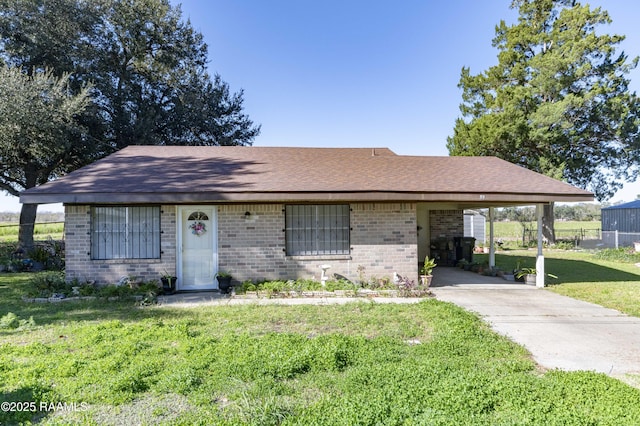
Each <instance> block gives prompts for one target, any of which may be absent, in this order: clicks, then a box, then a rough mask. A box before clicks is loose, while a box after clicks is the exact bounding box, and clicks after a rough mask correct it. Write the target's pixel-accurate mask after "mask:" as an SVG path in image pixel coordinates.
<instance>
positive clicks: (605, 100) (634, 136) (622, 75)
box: [447, 0, 640, 241]
mask: <svg viewBox="0 0 640 426" xmlns="http://www.w3.org/2000/svg"><path fill="white" fill-rule="evenodd" d="M511 7H512V8H517V9H518V12H519V18H518V22H517V23H515V24H513V25H507V24H506V23H505V22H504V21H501V22H500V24H499V25H498V26H496V36H495V38H494V40H493V46H494V47H495V48H497V49H498V64H497V65H495V66H493V67H490V68H489V69H488V70H486V71H484V72H482V73H480V74H477V75H473V74H472V73H471V72H470V69H469V68H467V67H465V68H463V69H462V74H461V78H460V83H459V87H460V88H461V89H462V91H463V93H462V101H463V102H462V104H461V106H460V110H461V112H462V117H461V118H459V119H457V120H456V123H455V128H454V134H453V136H452V137H450V138H448V143H447V146H448V149H449V153H450V154H451V155H496V156H498V157H500V158H503V159H505V160H508V161H511V162H513V163H516V164H520V165H522V166H524V167H526V168H528V169H531V170H534V171H537V172H540V173H543V174H546V175H548V176H552V177H555V178H559V179H563V180H565V181H567V182H569V183H571V184H574V185H577V186H579V187H582V188H585V189H588V190H591V191H592V192H594V194H595V196H596V198H597V199H599V200H602V199H606V198H608V197H610V196H611V195H613V193H614V192H615V191H616V189H618V188H620V186H621V185H622V181H623V180H625V179H629V178H631V177H633V176H635V175H636V174H637V171H638V144H639V130H638V129H639V124H640V103H639V101H638V97H637V96H636V94H635V93H631V92H630V91H629V88H628V86H629V80H628V77H627V75H628V73H629V71H630V70H632V69H633V68H635V67H636V65H637V63H638V58H634V59H632V60H629V58H628V57H627V55H626V54H625V53H624V52H622V51H620V50H619V48H618V45H619V43H620V42H621V41H622V40H623V39H624V37H623V36H620V35H610V34H606V33H604V32H603V31H602V29H601V28H599V27H601V26H604V25H606V24H608V23H610V22H611V20H610V17H609V15H608V14H607V12H606V11H604V10H602V9H600V8H596V9H592V8H590V7H589V6H588V5H582V4H580V3H579V2H577V1H574V0H514V1H513V2H512V5H511ZM597 30H598V31H597ZM496 179H508V176H496ZM543 232H544V234H545V237H546V238H548V239H549V240H551V241H553V240H554V239H555V237H554V234H553V206H549V208H547V209H546V211H545V224H544V229H543Z"/></svg>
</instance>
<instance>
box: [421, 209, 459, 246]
mask: <svg viewBox="0 0 640 426" xmlns="http://www.w3.org/2000/svg"><path fill="white" fill-rule="evenodd" d="M429 215H430V216H429V224H430V227H431V240H436V239H438V238H447V239H451V240H452V239H453V237H463V236H464V211H463V210H430V211H429Z"/></svg>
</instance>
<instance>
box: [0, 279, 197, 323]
mask: <svg viewBox="0 0 640 426" xmlns="http://www.w3.org/2000/svg"><path fill="white" fill-rule="evenodd" d="M32 276H33V275H32V274H30V273H19V274H7V273H5V274H0V318H1V317H3V316H4V315H6V314H7V313H9V312H13V313H14V314H16V315H17V316H18V317H19V318H20V319H23V320H27V319H29V318H30V317H33V319H34V321H35V323H36V325H38V326H42V325H49V324H55V323H61V322H70V321H103V320H120V321H123V322H128V321H137V320H141V319H145V318H168V317H170V318H174V319H175V318H180V317H182V316H186V315H187V314H186V313H185V314H184V315H183V314H182V313H181V311H177V310H173V309H154V307H153V306H145V307H140V306H137V305H136V302H135V301H133V300H118V301H107V300H106V299H96V300H78V301H62V302H55V303H50V302H49V303H34V302H25V301H23V300H22V296H23V295H24V294H25V292H26V286H27V282H28V281H29V279H30V278H31V277H32ZM13 332H14V330H12V329H0V336H2V335H3V334H7V333H13Z"/></svg>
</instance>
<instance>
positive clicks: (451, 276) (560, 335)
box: [432, 268, 640, 378]
mask: <svg viewBox="0 0 640 426" xmlns="http://www.w3.org/2000/svg"><path fill="white" fill-rule="evenodd" d="M437 272H438V274H437V275H436V274H435V273H434V282H433V285H432V291H433V292H434V293H435V296H436V298H437V299H439V300H443V301H448V302H452V303H455V304H456V305H459V306H461V307H463V308H465V309H467V310H470V311H473V312H476V313H478V314H480V316H482V318H484V320H485V321H487V322H488V323H489V324H490V325H491V327H492V328H493V329H494V330H495V331H497V332H498V333H500V334H502V335H505V336H507V337H509V338H511V339H512V340H513V341H515V342H517V343H519V344H521V345H523V346H525V347H526V348H527V349H528V350H529V351H530V352H531V353H532V354H533V357H534V359H535V360H536V362H537V363H538V364H540V365H542V366H543V367H546V368H551V369H553V368H558V369H562V370H569V371H571V370H593V371H596V372H601V373H605V374H609V375H611V376H614V377H619V378H623V377H624V375H625V374H628V373H634V374H640V318H636V317H631V316H628V315H624V314H622V313H620V312H618V311H616V310H613V309H607V308H603V307H602V306H599V305H594V304H592V303H587V302H582V301H579V300H576V299H572V298H570V297H566V296H561V295H558V294H555V293H552V292H550V291H548V290H544V289H538V288H536V287H533V286H528V285H525V284H522V283H517V284H516V283H514V282H509V281H505V280H503V279H502V278H491V277H483V276H481V275H478V274H473V273H470V272H465V271H462V270H460V269H457V268H441V269H438V270H437Z"/></svg>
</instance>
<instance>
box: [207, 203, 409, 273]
mask: <svg viewBox="0 0 640 426" xmlns="http://www.w3.org/2000/svg"><path fill="white" fill-rule="evenodd" d="M283 210H284V205H282V204H269V205H223V206H219V207H218V265H219V268H220V270H230V271H231V272H232V274H233V277H234V279H235V280H238V281H244V280H262V279H269V280H272V279H295V278H315V279H316V280H319V279H320V275H321V273H322V270H321V268H320V266H321V265H325V264H326V265H331V269H329V270H328V271H327V273H328V274H329V275H330V276H332V275H333V274H340V275H343V276H345V277H347V278H349V279H351V280H355V279H358V267H359V266H362V267H364V275H365V277H366V278H370V277H371V276H376V277H378V278H381V277H389V278H392V277H393V273H394V272H397V273H398V274H400V275H403V276H408V277H409V278H410V279H417V275H418V266H417V250H418V249H417V234H416V205H415V204H367V203H360V204H351V229H352V231H351V248H352V250H351V255H331V256H287V255H286V253H285V235H284V228H285V220H284V211H283ZM245 212H249V213H251V215H250V216H249V218H247V217H246V216H245Z"/></svg>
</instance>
